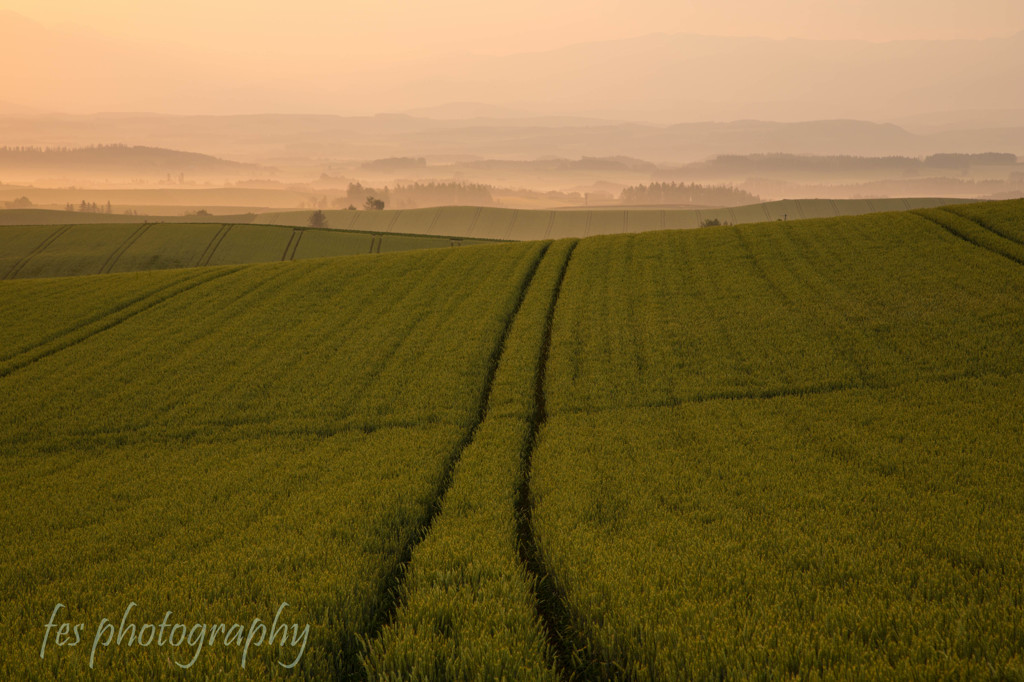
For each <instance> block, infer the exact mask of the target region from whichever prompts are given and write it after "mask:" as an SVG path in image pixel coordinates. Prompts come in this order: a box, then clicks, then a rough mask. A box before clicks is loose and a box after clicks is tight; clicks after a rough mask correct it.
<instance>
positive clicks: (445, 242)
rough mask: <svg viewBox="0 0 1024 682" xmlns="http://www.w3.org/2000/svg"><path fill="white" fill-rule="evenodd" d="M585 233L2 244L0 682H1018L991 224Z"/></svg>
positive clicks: (110, 236)
mask: <svg viewBox="0 0 1024 682" xmlns="http://www.w3.org/2000/svg"><path fill="white" fill-rule="evenodd" d="M444 211H449V212H450V213H451V214H452V215H455V213H458V214H459V215H462V216H463V218H461V219H463V220H466V221H474V222H472V223H471V224H472V225H473V226H474V229H473V230H468V229H466V230H463V229H461V228H459V227H458V226H457V225H456V226H454V227H451V228H450V229H449V226H447V225H446V220H447V219H446V218H445V215H444ZM474 212H475V213H474ZM407 213H410V214H411V213H412V212H407ZM598 213H599V212H592V214H591V213H585V212H580V213H578V214H573V213H572V212H536V215H535V216H533V218H531V219H532V220H533V221H534V223H536V225H534V224H533V223H530V225H531V226H532V227H531V230H530V231H525V232H523V231H519V230H518V229H517V230H511V231H509V230H510V226H513V225H516V223H515V222H509V221H512V220H513V217H512V216H511V212H509V214H508V215H506V214H504V213H501V212H500V211H491V212H485V213H481V211H480V210H479V209H472V208H467V209H458V210H456V209H443V210H441V209H438V210H435V214H436V215H435V214H431V215H432V216H433V217H431V218H430V221H431V222H430V229H429V231H428V236H422V235H420V236H417V235H413V234H411V232H412V231H413V222H409V224H405V223H403V222H402V221H403V220H404V219H403V218H402V217H401V215H398V216H395V215H391V216H390V217H388V214H386V213H381V214H380V215H379V216H373V218H372V219H373V220H378V221H383V220H390V221H391V222H390V223H389V224H388V226H387V234H386V235H385V236H382V234H383V233H382V232H375V230H378V229H380V230H383V229H384V228H381V227H380V226H376V227H370V228H366V227H365V226H363V227H362V228H361V227H360V225H359V224H355V225H349V224H346V225H339V226H337V227H343V228H345V227H347V228H350V229H353V230H360V229H364V228H365V229H369V230H370V231H368V232H343V231H340V230H312V229H308V230H307V229H293V228H291V227H275V226H270V225H234V226H232V225H228V224H214V223H211V224H190V225H185V224H182V225H177V224H150V223H144V224H142V223H139V222H138V220H136V221H135V222H134V223H125V224H97V225H73V226H69V225H51V226H44V225H36V226H32V225H27V226H8V227H0V278H2V279H3V281H0V319H2V320H3V324H2V325H0V395H2V396H3V397H2V399H0V457H2V467H0V479H2V485H0V489H2V492H0V496H2V510H3V511H2V513H0V531H2V537H3V543H2V552H0V582H2V584H3V589H2V590H0V599H2V604H0V678H3V679H11V680H15V679H18V680H21V679H25V680H32V679H40V680H45V679H52V678H54V677H58V678H61V679H86V680H91V679H132V680H152V679H209V678H216V679H221V678H229V679H232V678H237V679H266V678H268V677H273V678H281V679H317V680H319V679H338V680H349V679H352V680H362V679H370V680H399V679H401V680H495V679H507V680H570V679H572V680H613V679H616V680H617V679H628V680H652V681H653V680H712V679H713V680H721V679H730V680H733V679H736V680H744V679H806V680H819V679H820V680H825V679H836V680H869V679H936V680H939V679H952V680H963V679H1002V680H1021V679H1024V200H1016V201H1006V202H990V203H977V204H970V205H953V206H947V207H944V208H934V207H931V208H918V209H916V210H913V211H902V212H887V213H875V214H871V215H862V216H845V217H843V216H837V217H831V218H818V219H807V220H794V218H795V217H799V216H798V215H795V214H789V215H788V216H787V218H788V219H787V220H786V221H785V222H782V221H779V220H778V219H777V218H776V217H774V216H771V215H769V214H768V213H767V211H766V212H765V218H770V220H769V221H767V222H761V223H751V224H743V225H729V226H719V227H704V228H700V229H675V230H673V229H661V228H662V227H673V224H672V223H671V220H670V221H669V223H668V224H665V223H664V221H665V220H666V217H665V214H664V212H661V211H651V212H649V214H643V212H634V211H630V212H629V214H633V213H636V214H637V215H636V216H632V215H627V213H626V212H624V211H609V212H605V213H601V214H600V217H599V218H594V217H593V215H598ZM523 215H525V213H521V214H519V215H518V216H516V217H514V220H526V219H525V218H523V217H522V216H523ZM356 217H357V216H355V215H353V216H352V218H351V220H353V221H354V220H356ZM723 217H725V216H723ZM733 217H734V218H735V217H736V216H733ZM300 218H301V217H300ZM670 218H671V216H670ZM765 218H761V219H762V220H764V219H765ZM369 219H370V218H368V217H363V218H361V220H364V221H365V220H369ZM410 220H411V219H410ZM483 220H492V222H494V224H495V226H496V227H494V229H484V228H483V227H482V225H483V223H482V222H481V221H483ZM303 221H304V218H301V219H297V224H298V225H301V224H302V223H303ZM573 221H576V223H580V224H582V223H584V222H585V223H586V226H591V223H592V221H593V224H594V225H597V224H598V223H600V225H601V226H602V227H601V228H600V230H597V229H596V228H593V227H587V229H590V230H591V231H590V232H588V233H586V234H598V232H602V231H603V232H613V231H616V230H620V228H619V227H617V226H619V225H621V226H623V228H622V229H621V230H620V231H622V232H636V233H635V234H598V236H585V237H583V236H582V234H580V235H579V236H580V237H581V238H564V239H563V238H552V239H543V238H544V237H559V236H560V234H561V233H560V232H559V231H558V230H557V229H554V228H555V227H557V226H561V225H570V226H571V225H576V223H574V222H573ZM601 221H604V222H601ZM616 221H617V222H616ZM422 222H423V221H421V223H422ZM729 222H733V221H732V220H730V221H729ZM737 222H743V220H741V219H737ZM605 223H608V225H609V226H610V227H609V226H605ZM524 224H525V223H524ZM630 224H632V228H630ZM680 226H681V225H680ZM686 226H687V227H695V225H686ZM579 227H580V225H576V227H574V228H573V229H574V230H575V229H577V228H579ZM524 229H525V228H524ZM568 229H569V228H566V230H568ZM502 230H505V231H504V232H502ZM640 230H649V231H640ZM406 232H408V233H409V234H406ZM430 235H434V236H430ZM436 235H455V236H453V237H447V236H445V237H438V236H436ZM477 237H480V238H493V239H519V240H520V241H514V242H505V243H497V242H494V243H487V242H484V241H482V240H481V241H479V242H475V241H474V238H477ZM530 239H535V240H533V241H530ZM402 240H406V241H404V242H403V241H402ZM428 242H429V243H428ZM431 246H443V247H452V246H458V247H459V248H428V247H431ZM382 247H383V248H382ZM388 251H392V253H388ZM347 254H356V255H347ZM283 602H287V604H288V605H289V606H288V611H287V620H288V622H289V623H291V622H298V623H302V624H308V625H309V626H310V627H309V639H308V645H307V646H306V647H305V649H304V651H303V653H302V655H301V657H300V660H298V662H297V664H296V665H295V667H294V668H285V667H283V665H282V664H281V663H282V661H283V662H284V663H290V662H291V661H292V660H293V659H295V658H296V653H297V650H296V649H295V648H292V647H290V646H289V647H284V648H283V649H282V648H279V647H267V646H263V647H258V648H253V649H251V650H249V652H248V658H247V660H246V661H245V667H243V666H242V660H241V651H240V648H239V647H227V646H207V647H206V648H205V649H203V650H202V651H200V652H198V654H197V655H196V660H195V662H194V665H192V666H190V667H188V668H184V667H182V665H181V663H182V662H188V661H189V660H191V659H192V655H193V654H195V653H196V651H195V649H194V648H192V647H190V646H188V645H187V644H185V645H183V646H181V647H180V648H179V649H178V650H175V649H173V648H169V647H167V646H164V647H156V646H151V647H143V646H127V645H121V646H115V645H110V646H99V647H98V648H97V647H95V646H94V642H93V633H94V632H95V631H96V626H97V624H98V623H99V622H101V621H102V619H104V618H106V619H110V620H113V621H115V625H116V623H117V621H119V620H120V619H121V616H122V614H123V613H124V612H125V609H126V607H127V606H128V605H129V604H130V603H135V604H137V607H136V608H135V611H134V612H133V615H132V616H131V618H132V619H133V620H134V622H136V623H143V622H159V621H160V619H161V618H162V617H163V615H164V614H165V612H166V611H173V613H174V616H173V618H174V621H173V622H183V623H209V622H215V621H216V622H235V621H239V622H242V621H246V622H248V621H250V620H251V619H252V618H253V617H254V616H259V617H261V618H263V619H264V620H267V619H269V618H272V617H273V615H274V612H275V610H277V609H278V607H279V605H280V604H282V603H283ZM56 604H63V605H64V609H63V611H62V612H61V614H60V617H59V618H58V621H64V620H67V621H70V622H72V623H83V624H85V629H84V632H83V637H82V642H81V643H79V644H77V645H69V644H67V642H66V640H65V644H64V645H58V644H57V643H56V641H55V635H56V634H57V630H56V629H53V630H52V631H48V630H47V629H46V627H45V626H46V624H47V619H48V618H49V617H50V616H51V613H52V612H53V611H54V608H55V605H56ZM47 633H48V637H49V639H47V640H46V641H45V642H44V636H47ZM44 645H45V647H44ZM43 648H45V651H44V655H41V649H43ZM90 654H93V656H90ZM90 659H92V660H90Z"/></svg>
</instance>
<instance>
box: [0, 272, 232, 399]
mask: <svg viewBox="0 0 1024 682" xmlns="http://www.w3.org/2000/svg"><path fill="white" fill-rule="evenodd" d="M239 269H240V268H233V269H231V270H226V271H224V272H217V273H215V274H213V275H212V276H209V277H202V278H196V279H192V280H190V281H189V282H188V283H187V284H185V285H184V286H175V285H171V286H168V287H165V288H164V289H161V290H159V291H158V292H156V293H154V294H152V295H151V296H149V297H145V298H143V299H141V301H140V303H141V304H140V305H138V306H134V307H133V306H132V304H129V305H127V306H124V307H122V308H120V309H118V310H117V311H114V312H113V313H110V314H108V315H106V316H104V317H102V318H99V319H98V320H96V321H94V322H87V323H85V324H83V325H81V326H79V327H76V328H74V329H72V330H70V331H69V332H68V333H66V334H65V335H64V336H63V338H57V339H56V340H54V341H52V342H50V343H49V344H47V343H43V344H39V345H37V346H35V347H34V348H31V349H28V350H26V351H23V352H22V353H20V354H19V355H18V356H15V357H14V358H12V359H11V360H10V361H9V362H7V363H5V364H4V365H3V366H0V379H2V378H4V377H6V376H8V375H10V374H12V373H14V372H16V371H18V370H19V369H23V368H25V367H28V366H29V365H31V364H33V363H35V362H38V361H39V360H42V359H44V358H47V357H49V356H51V355H53V354H55V353H59V352H60V351H62V350H66V349H67V348H70V347H71V346H74V345H77V344H79V343H82V342H83V341H85V340H87V339H89V338H91V337H93V336H95V335H97V334H100V333H102V332H105V331H107V330H108V329H111V328H113V327H116V326H117V325H119V324H121V323H122V322H126V321H127V320H130V319H131V318H133V317H135V316H136V315H138V314H140V313H144V312H146V311H147V310H149V309H151V308H154V307H155V306H157V305H160V304H161V303H163V302H165V301H168V300H170V299H171V298H174V297H175V296H178V295H180V294H183V293H185V292H187V291H190V290H192V289H195V288H196V287H199V286H202V285H203V284H206V283H207V282H212V281H213V280H215V279H219V278H221V277H225V276H227V275H230V274H232V273H234V272H237V271H238V270H239ZM169 290H170V291H169ZM160 294H163V295H160ZM147 299H148V300H147ZM76 332H78V333H76ZM33 351H35V352H33Z"/></svg>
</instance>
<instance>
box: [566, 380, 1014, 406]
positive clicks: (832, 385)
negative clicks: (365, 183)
mask: <svg viewBox="0 0 1024 682" xmlns="http://www.w3.org/2000/svg"><path fill="white" fill-rule="evenodd" d="M1020 376H1024V370H1003V371H999V370H983V371H970V370H965V371H960V372H946V373H941V374H935V375H933V376H923V377H917V378H912V379H904V380H902V381H893V382H891V383H884V384H882V383H877V384H871V385H864V384H859V383H848V382H843V381H831V382H825V383H820V384H811V385H804V386H789V387H786V386H781V387H776V388H760V389H747V390H743V389H737V390H721V391H698V392H696V393H694V394H693V395H690V396H687V397H685V398H674V399H672V400H659V401H652V402H639V403H623V404H622V405H611V406H608V407H597V408H593V409H587V408H577V409H567V410H561V411H559V412H558V415H557V416H559V417H575V416H579V415H599V414H605V413H614V412H622V411H625V410H648V409H659V408H665V407H667V408H672V407H682V406H683V405H699V404H701V403H710V402H718V401H724V400H777V399H780V398H806V397H810V396H819V395H830V394H834V393H846V392H852V391H864V392H876V391H891V390H895V389H898V388H905V387H909V386H916V385H931V384H951V383H955V382H957V381H962V380H964V379H979V378H983V377H1000V378H1003V379H1006V378H1010V377H1020Z"/></svg>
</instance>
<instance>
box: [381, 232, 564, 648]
mask: <svg viewBox="0 0 1024 682" xmlns="http://www.w3.org/2000/svg"><path fill="white" fill-rule="evenodd" d="M548 246H549V244H545V245H544V246H543V247H542V248H541V250H540V253H539V254H538V255H537V258H536V260H535V261H534V263H533V264H532V265H531V266H530V269H529V271H528V272H527V273H526V276H525V277H524V278H523V281H522V282H521V283H520V286H519V291H518V294H517V299H516V302H515V304H514V305H513V307H512V312H511V313H509V315H508V318H507V319H506V320H505V327H504V329H502V331H501V335H500V336H499V338H498V342H497V343H496V344H495V345H494V348H493V349H492V350H491V355H490V358H489V359H488V366H487V375H486V377H485V378H484V389H483V391H482V392H481V396H480V402H479V405H478V407H477V414H476V417H475V418H474V420H473V425H472V426H471V427H470V428H469V429H467V430H466V433H465V434H464V435H463V437H462V439H461V440H459V442H458V443H457V444H456V446H455V448H454V450H453V452H452V454H451V456H449V457H448V460H447V461H446V462H445V463H444V470H443V472H442V474H441V478H440V481H439V484H438V487H437V490H436V491H435V494H434V495H433V502H432V503H431V504H430V507H429V509H428V511H427V514H426V518H425V519H424V521H423V522H422V523H421V524H420V527H419V529H418V530H417V532H416V533H414V537H415V539H414V540H413V541H412V542H410V543H409V545H408V546H407V547H405V548H404V549H403V551H402V553H401V555H400V559H399V561H398V562H397V564H396V566H395V570H394V571H392V573H391V574H390V575H389V576H387V578H386V579H385V581H384V585H385V586H386V589H385V591H384V593H383V594H382V595H381V598H380V604H381V606H380V608H378V609H376V611H377V612H378V613H379V614H380V618H379V620H378V622H377V623H375V624H374V626H373V627H372V628H370V629H369V631H368V632H366V633H365V635H364V636H363V637H362V639H363V641H364V643H365V644H367V645H368V644H369V643H370V642H371V641H373V640H375V639H377V637H378V636H380V633H381V631H382V630H383V629H384V628H385V627H387V626H389V625H391V624H392V623H393V622H394V620H395V616H396V615H397V614H398V610H399V608H400V607H401V606H402V602H403V601H404V600H403V597H402V583H403V577H404V575H405V573H406V571H407V570H408V566H409V562H410V561H411V560H412V555H413V551H414V550H415V549H416V547H417V545H419V543H420V542H422V541H423V539H424V538H426V537H427V535H428V534H429V533H430V528H431V526H433V524H434V520H435V519H436V518H437V516H438V515H439V514H440V513H441V508H442V506H443V502H444V498H445V495H446V494H447V492H448V489H449V488H450V487H451V485H452V479H453V476H454V473H455V465H456V464H458V462H459V459H460V458H461V457H462V453H463V452H464V451H465V450H466V448H467V447H469V444H470V443H472V442H473V438H474V437H475V436H476V432H477V430H478V429H479V427H480V424H482V423H483V421H484V419H485V418H486V417H487V411H488V408H489V406H490V401H491V389H492V388H493V387H494V375H495V374H496V373H497V371H498V364H499V362H500V361H501V355H502V351H503V350H504V348H505V340H506V339H507V338H508V334H509V331H510V330H511V329H512V323H513V322H515V319H516V317H517V316H518V315H519V309H520V308H521V307H522V305H523V300H524V299H525V298H526V291H527V290H528V289H529V288H530V284H531V283H532V282H533V278H534V276H535V275H536V274H537V269H538V268H539V267H540V263H541V261H542V260H544V257H545V256H546V255H547V251H548Z"/></svg>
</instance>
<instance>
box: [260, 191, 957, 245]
mask: <svg viewBox="0 0 1024 682" xmlns="http://www.w3.org/2000/svg"><path fill="white" fill-rule="evenodd" d="M960 203H964V201H963V200H962V199H935V198H910V199H837V200H832V199H795V200H785V201H770V202H767V203H763V204H754V205H751V206H739V207H736V208H711V209H701V210H692V209H674V208H669V209H664V210H661V209H656V208H647V207H645V208H636V209H634V208H629V207H621V208H615V207H611V206H607V207H602V208H597V209H590V210H582V209H559V210H523V209H509V208H472V207H464V206H450V207H444V208H417V209H407V210H398V211H371V212H365V211H324V213H325V214H326V215H327V221H328V226H329V227H332V228H337V229H345V230H352V229H356V230H372V231H375V232H378V231H379V232H385V233H387V232H394V231H401V232H413V233H417V234H445V235H451V236H453V237H475V238H484V239H502V240H513V241H529V240H531V239H561V238H565V237H576V238H580V237H592V236H594V235H598V234H620V233H631V232H647V231H650V230H666V229H667V230H674V229H681V228H682V229H686V228H693V227H700V226H701V224H702V223H704V222H705V221H713V220H717V221H719V223H729V224H732V225H737V224H742V223H761V222H765V221H775V220H800V219H806V218H835V217H839V216H850V215H863V214H866V213H881V212H885V211H909V210H912V209H919V208H934V207H936V206H945V205H949V204H960ZM310 213H312V211H286V212H280V213H261V214H260V215H259V217H258V221H259V222H262V223H268V224H273V225H298V226H301V225H307V224H308V221H309V215H310Z"/></svg>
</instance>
